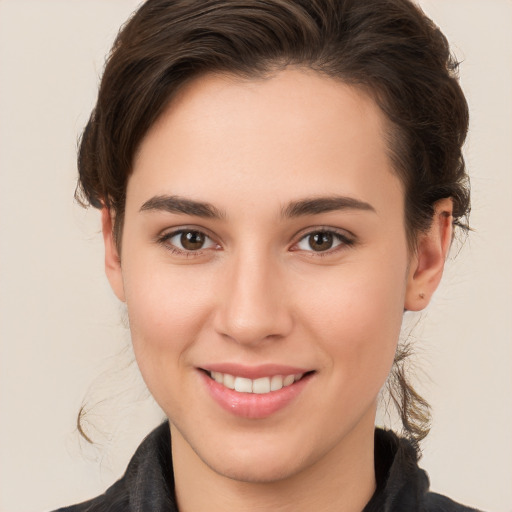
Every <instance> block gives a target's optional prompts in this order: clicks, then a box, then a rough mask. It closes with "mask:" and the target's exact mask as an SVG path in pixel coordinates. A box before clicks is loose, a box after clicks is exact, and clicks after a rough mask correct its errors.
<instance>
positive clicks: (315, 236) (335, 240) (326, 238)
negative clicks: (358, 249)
mask: <svg viewBox="0 0 512 512" xmlns="http://www.w3.org/2000/svg"><path fill="white" fill-rule="evenodd" d="M353 243H354V242H353V241H352V240H351V239H349V238H348V237H346V236H344V235H342V234H340V233H337V232H335V231H311V232H310V233H308V234H307V235H305V236H303V237H302V238H301V239H300V240H299V242H298V243H297V248H298V249H299V250H301V251H307V252H328V251H330V250H334V249H336V248H337V247H339V246H350V245H353ZM340 248H341V247H340Z"/></svg>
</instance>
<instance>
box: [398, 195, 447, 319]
mask: <svg viewBox="0 0 512 512" xmlns="http://www.w3.org/2000/svg"><path fill="white" fill-rule="evenodd" d="M452 212H453V201H452V199H451V198H445V199H441V200H439V201H438V202H437V203H436V204H435V208H434V217H433V220H432V225H431V226H430V228H429V230H428V231H427V232H426V233H422V234H420V235H419V238H418V242H417V250H416V253H415V254H414V255H413V257H412V258H411V263H410V267H409V273H408V276H407V289H406V294H405V305H404V307H405V309H406V310H408V311H420V310H422V309H424V308H425V307H426V306H427V305H428V303H429V302H430V299H431V298H432V295H433V294H434V292H435V290H436V289H437V287H438V285H439V282H440V281H441V277H442V275H443V270H444V264H445V261H446V256H447V255H448V251H449V249H450V245H451V241H452V234H453V223H452V220H453V219H452Z"/></svg>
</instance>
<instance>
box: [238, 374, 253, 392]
mask: <svg viewBox="0 0 512 512" xmlns="http://www.w3.org/2000/svg"><path fill="white" fill-rule="evenodd" d="M235 391H240V392H241V393H252V380H251V379H246V378H244V377H236V378H235Z"/></svg>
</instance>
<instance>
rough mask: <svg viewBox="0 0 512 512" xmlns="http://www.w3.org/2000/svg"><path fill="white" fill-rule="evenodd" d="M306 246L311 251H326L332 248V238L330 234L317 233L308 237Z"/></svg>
mask: <svg viewBox="0 0 512 512" xmlns="http://www.w3.org/2000/svg"><path fill="white" fill-rule="evenodd" d="M307 238H308V244H309V247H310V248H311V249H313V251H316V252H320V251H327V250H329V249H331V248H332V246H333V243H334V236H333V234H332V233H327V232H318V233H311V234H310V235H308V237H307Z"/></svg>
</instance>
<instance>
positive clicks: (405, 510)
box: [56, 423, 475, 512]
mask: <svg viewBox="0 0 512 512" xmlns="http://www.w3.org/2000/svg"><path fill="white" fill-rule="evenodd" d="M375 473H376V478H377V490H376V491H375V494H374V495H373V497H372V499H371V500H370V502H369V503H368V504H367V505H366V507H365V508H364V510H363V511H362V512H471V511H473V512H474V510H475V509H472V508H469V507H465V506H463V505H459V504H457V503H455V502H454V501H452V500H450V499H449V498H446V497H445V496H441V495H440V494H436V493H432V492H429V490H428V487H429V481H428V477H427V474H426V473H425V471H423V470H422V469H420V468H419V467H418V460H417V454H416V451H415V449H414V448H413V447H412V445H411V444H410V443H409V442H408V441H406V440H405V439H401V438H399V437H397V436H396V435H395V434H394V433H393V432H391V431H387V430H381V429H376V430H375ZM56 512H178V508H177V506H176V502H175V500H174V478H173V470H172V454H171V438H170V433H169V424H168V423H163V424H162V425H160V426H159V427H158V428H157V429H155V430H154V431H153V432H152V433H151V434H149V436H148V437H146V439H145V440H144V441H143V442H142V444H141V445H140V446H139V448H138V449H137V451H136V452H135V455H134V456H133V457H132V460H131V461H130V463H129V464H128V468H127V470H126V473H125V475H124V476H123V478H121V479H120V480H118V481H117V482H116V483H115V484H114V485H112V487H110V488H109V489H108V490H107V491H106V492H105V494H102V495H101V496H98V497H97V498H94V499H92V500H90V501H86V502H84V503H81V504H79V505H73V506H71V507H65V508H61V509H59V510H58V511H56Z"/></svg>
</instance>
